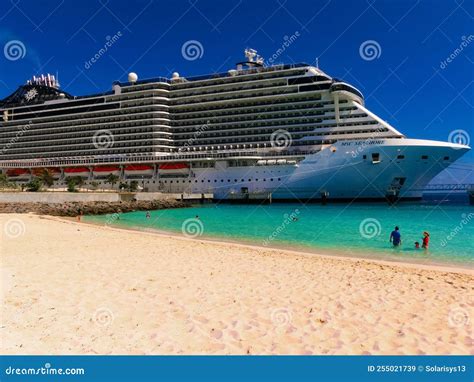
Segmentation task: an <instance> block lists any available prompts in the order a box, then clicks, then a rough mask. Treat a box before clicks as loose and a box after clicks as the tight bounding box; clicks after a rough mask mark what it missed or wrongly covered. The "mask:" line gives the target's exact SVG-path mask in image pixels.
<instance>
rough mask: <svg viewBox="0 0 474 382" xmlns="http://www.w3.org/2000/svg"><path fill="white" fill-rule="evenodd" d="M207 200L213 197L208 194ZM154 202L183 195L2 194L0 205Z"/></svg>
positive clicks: (195, 197) (188, 197) (187, 197)
mask: <svg viewBox="0 0 474 382" xmlns="http://www.w3.org/2000/svg"><path fill="white" fill-rule="evenodd" d="M201 197H202V195H201V194H184V195H183V198H182V199H183V200H198V199H201ZM204 197H205V198H206V199H209V198H212V195H208V194H206V195H205V196H204ZM132 199H135V200H137V201H152V200H166V199H168V200H180V199H181V194H164V193H161V192H137V193H116V192H0V203H68V202H83V203H86V202H109V203H112V202H120V201H130V200H132Z"/></svg>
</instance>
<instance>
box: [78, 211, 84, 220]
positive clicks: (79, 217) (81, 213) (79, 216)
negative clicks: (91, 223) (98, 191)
mask: <svg viewBox="0 0 474 382" xmlns="http://www.w3.org/2000/svg"><path fill="white" fill-rule="evenodd" d="M82 215H84V212H83V211H82V210H79V214H78V215H77V221H78V222H80V221H81V219H82Z"/></svg>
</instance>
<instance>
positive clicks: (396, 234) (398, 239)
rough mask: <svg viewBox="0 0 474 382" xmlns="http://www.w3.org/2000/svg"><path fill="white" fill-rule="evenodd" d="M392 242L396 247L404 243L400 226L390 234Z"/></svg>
mask: <svg viewBox="0 0 474 382" xmlns="http://www.w3.org/2000/svg"><path fill="white" fill-rule="evenodd" d="M390 243H392V244H393V246H394V247H398V246H399V245H400V244H402V235H401V234H400V229H399V228H398V226H396V227H395V230H393V231H392V233H391V234H390Z"/></svg>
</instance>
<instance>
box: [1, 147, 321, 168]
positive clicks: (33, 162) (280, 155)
mask: <svg viewBox="0 0 474 382" xmlns="http://www.w3.org/2000/svg"><path fill="white" fill-rule="evenodd" d="M317 151H318V150H313V151H272V152H268V151H267V152H263V151H255V150H248V151H244V150H241V151H239V152H203V153H189V154H188V153H179V154H178V153H177V154H169V155H147V156H143V155H138V156H124V157H117V156H110V157H95V158H92V157H81V158H61V159H58V158H51V159H46V158H45V159H28V160H24V159H22V160H7V161H0V168H25V167H28V168H30V167H55V166H59V167H64V166H94V165H100V164H117V165H120V164H131V163H134V164H138V163H159V162H180V161H189V160H191V161H194V160H216V159H244V158H245V159H265V160H269V159H285V158H299V157H304V156H306V155H310V154H314V153H316V152H317Z"/></svg>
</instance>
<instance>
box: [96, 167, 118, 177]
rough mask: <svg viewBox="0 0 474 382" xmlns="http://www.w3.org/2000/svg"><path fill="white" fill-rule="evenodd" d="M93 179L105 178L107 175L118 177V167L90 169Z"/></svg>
mask: <svg viewBox="0 0 474 382" xmlns="http://www.w3.org/2000/svg"><path fill="white" fill-rule="evenodd" d="M92 171H93V172H94V176H95V177H106V176H108V175H117V176H119V175H120V167H119V166H97V167H94V168H93V169H92Z"/></svg>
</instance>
